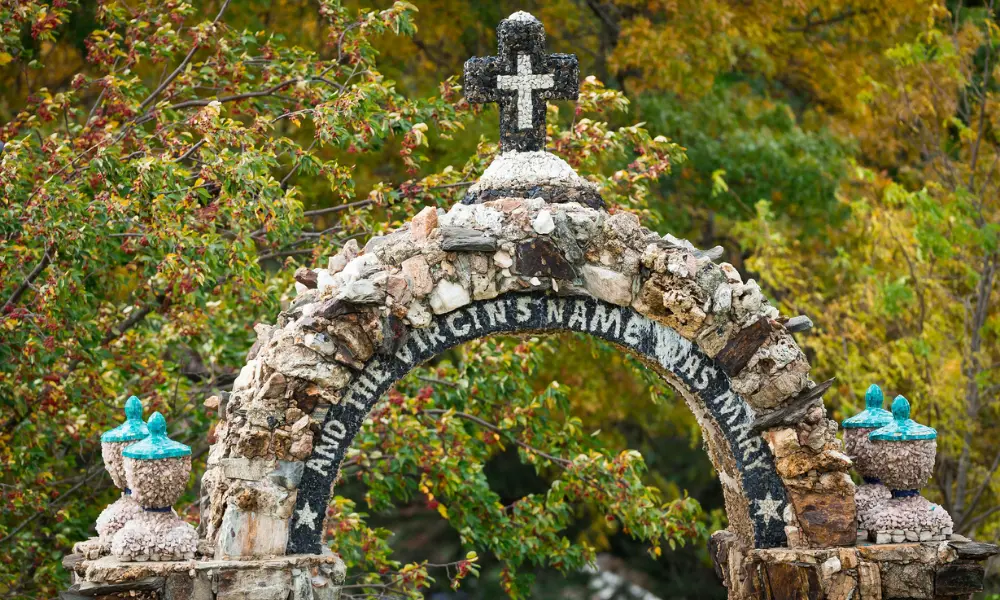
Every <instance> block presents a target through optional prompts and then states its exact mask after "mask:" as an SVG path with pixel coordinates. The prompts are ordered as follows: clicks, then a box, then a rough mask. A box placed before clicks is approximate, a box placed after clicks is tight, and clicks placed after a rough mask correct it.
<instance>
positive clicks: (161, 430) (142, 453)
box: [122, 412, 191, 460]
mask: <svg viewBox="0 0 1000 600" xmlns="http://www.w3.org/2000/svg"><path fill="white" fill-rule="evenodd" d="M148 426H149V437H148V438H146V439H144V440H142V441H141V442H139V443H136V444H132V445H131V446H129V447H128V448H126V449H125V450H123V451H122V456H124V457H125V458H134V459H136V460H160V459H163V458H178V457H180V456H188V455H189V454H191V447H190V446H185V445H184V444H182V443H180V442H175V441H174V440H172V439H170V438H168V437H167V420H166V419H164V418H163V415H161V414H160V413H158V412H155V413H153V416H151V417H149V425H148Z"/></svg>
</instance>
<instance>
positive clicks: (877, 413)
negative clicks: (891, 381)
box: [841, 383, 892, 539]
mask: <svg viewBox="0 0 1000 600" xmlns="http://www.w3.org/2000/svg"><path fill="white" fill-rule="evenodd" d="M884 401H885V397H884V396H883V395H882V388H880V387H879V386H877V385H875V384H874V383H873V384H871V385H870V386H868V391H867V392H865V408H864V410H862V411H861V412H859V413H858V414H856V415H854V416H853V417H849V418H847V419H844V421H843V422H842V423H841V426H842V427H843V428H844V451H845V452H846V453H847V455H848V456H849V457H851V460H852V461H854V468H855V469H857V471H858V474H859V475H861V478H862V479H863V480H864V484H862V485H860V486H858V488H857V490H856V491H855V493H854V501H855V503H856V504H857V506H858V537H859V538H860V539H867V537H868V530H869V529H871V527H872V524H873V522H872V519H873V518H874V517H875V516H876V515H877V514H878V513H879V511H880V510H881V509H882V505H883V504H884V503H885V501H886V500H888V499H889V498H890V497H891V494H890V492H889V488H887V487H886V486H885V485H884V484H883V483H882V482H881V481H880V480H879V478H878V476H876V475H875V471H874V468H875V464H876V463H877V462H878V461H879V460H880V459H879V457H878V456H877V455H876V454H875V447H874V445H873V444H872V442H871V441H870V440H869V439H868V435H869V434H870V433H872V432H873V431H875V430H876V429H880V428H882V427H885V426H886V425H888V424H889V423H892V413H890V412H889V411H887V410H885V409H884V408H882V404H883V403H884Z"/></svg>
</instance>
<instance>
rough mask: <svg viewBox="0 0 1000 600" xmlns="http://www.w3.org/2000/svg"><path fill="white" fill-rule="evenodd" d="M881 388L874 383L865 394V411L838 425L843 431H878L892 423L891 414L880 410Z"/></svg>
mask: <svg viewBox="0 0 1000 600" xmlns="http://www.w3.org/2000/svg"><path fill="white" fill-rule="evenodd" d="M882 402H883V396H882V388H880V387H879V386H877V385H875V384H874V383H873V384H871V385H870V386H868V391H867V392H865V409H864V410H863V411H861V412H859V413H858V414H856V415H854V416H853V417H848V418H846V419H844V422H843V423H841V424H840V425H841V426H842V427H843V428H845V429H860V428H868V429H878V428H879V427H885V426H886V425H888V424H889V423H892V413H891V412H889V411H887V410H886V409H884V408H882Z"/></svg>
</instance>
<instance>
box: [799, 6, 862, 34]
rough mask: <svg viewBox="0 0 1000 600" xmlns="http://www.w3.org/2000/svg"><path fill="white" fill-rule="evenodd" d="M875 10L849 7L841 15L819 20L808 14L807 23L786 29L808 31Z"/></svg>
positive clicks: (800, 31)
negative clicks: (811, 17) (812, 18)
mask: <svg viewBox="0 0 1000 600" xmlns="http://www.w3.org/2000/svg"><path fill="white" fill-rule="evenodd" d="M873 12H875V9H874V8H865V9H862V10H855V9H853V8H848V9H847V10H845V11H844V12H842V13H840V14H839V15H835V16H833V17H830V18H829V19H820V20H819V21H813V20H811V19H810V18H809V17H808V16H807V17H806V23H805V25H801V26H798V27H786V28H785V31H789V32H794V33H808V32H809V31H810V30H811V29H814V28H817V27H825V26H827V25H833V24H836V23H840V22H842V21H847V20H849V19H853V18H854V17H858V16H861V15H867V14H870V13H873Z"/></svg>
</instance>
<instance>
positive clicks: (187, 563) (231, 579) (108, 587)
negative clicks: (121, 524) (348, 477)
mask: <svg viewBox="0 0 1000 600" xmlns="http://www.w3.org/2000/svg"><path fill="white" fill-rule="evenodd" d="M63 564H64V565H65V566H66V567H67V568H68V569H70V570H72V571H73V579H74V585H73V586H72V587H71V588H70V589H69V590H67V591H65V592H63V593H62V594H61V597H62V598H64V599H65V600H80V599H83V598H94V597H97V598H101V599H104V600H113V599H117V598H129V599H135V598H149V599H150V600H246V599H248V598H253V599H254V600H336V599H337V598H339V596H340V586H341V585H343V583H344V578H345V577H346V574H347V570H346V567H345V566H344V562H343V561H342V560H341V559H340V557H339V556H337V555H336V554H334V553H332V552H330V551H329V550H327V551H325V552H324V553H323V554H319V555H305V554H302V555H292V556H279V557H273V558H266V559H258V560H215V559H208V558H206V559H200V560H198V559H196V560H180V561H163V562H152V561H150V562H123V561H120V560H118V559H117V558H115V557H113V556H105V557H103V558H99V559H96V560H86V559H84V558H82V557H80V556H79V555H70V556H67V557H66V558H65V559H64V560H63Z"/></svg>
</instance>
